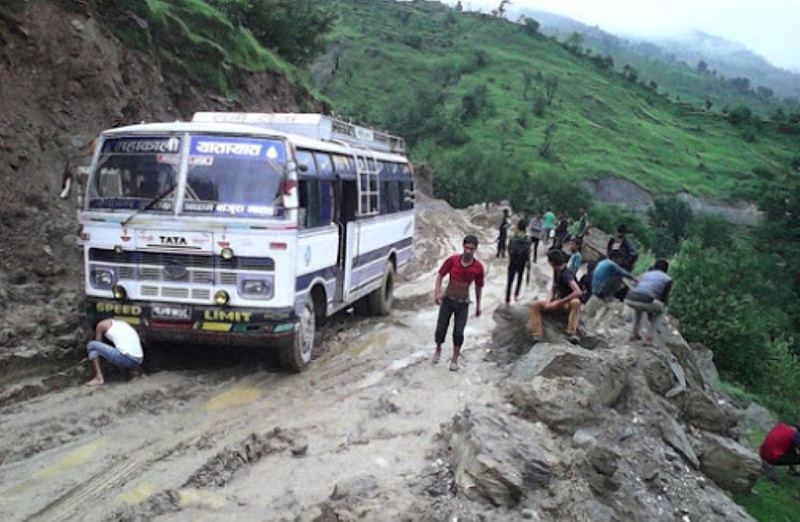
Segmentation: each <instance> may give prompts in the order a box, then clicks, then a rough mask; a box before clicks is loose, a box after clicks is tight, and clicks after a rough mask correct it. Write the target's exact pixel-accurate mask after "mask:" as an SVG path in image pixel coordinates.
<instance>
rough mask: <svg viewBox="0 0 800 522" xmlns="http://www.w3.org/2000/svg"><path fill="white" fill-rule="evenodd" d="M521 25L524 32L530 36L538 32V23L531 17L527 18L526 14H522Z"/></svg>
mask: <svg viewBox="0 0 800 522" xmlns="http://www.w3.org/2000/svg"><path fill="white" fill-rule="evenodd" d="M522 25H523V27H524V28H525V32H526V33H527V34H529V35H530V36H536V35H537V34H539V27H540V24H539V22H537V21H536V20H534V19H533V18H528V17H527V16H523V17H522Z"/></svg>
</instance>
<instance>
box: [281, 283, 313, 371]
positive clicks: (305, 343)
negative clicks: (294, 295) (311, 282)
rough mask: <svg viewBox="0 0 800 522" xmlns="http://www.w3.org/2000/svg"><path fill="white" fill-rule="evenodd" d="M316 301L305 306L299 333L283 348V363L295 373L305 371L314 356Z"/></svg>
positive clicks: (299, 322) (299, 324) (307, 301)
mask: <svg viewBox="0 0 800 522" xmlns="http://www.w3.org/2000/svg"><path fill="white" fill-rule="evenodd" d="M316 322H317V321H316V316H315V314H314V300H313V299H311V298H309V299H307V300H306V302H305V304H304V305H303V310H302V311H301V312H300V317H299V321H298V325H297V331H296V332H295V334H294V337H293V338H292V340H291V342H289V343H287V344H286V345H284V346H282V347H281V350H280V358H281V363H282V364H283V365H284V366H286V367H287V368H289V369H290V370H291V371H293V372H298V373H299V372H302V371H303V370H305V368H306V366H308V363H310V362H311V358H312V356H313V355H314V336H315V334H316V327H317V324H316Z"/></svg>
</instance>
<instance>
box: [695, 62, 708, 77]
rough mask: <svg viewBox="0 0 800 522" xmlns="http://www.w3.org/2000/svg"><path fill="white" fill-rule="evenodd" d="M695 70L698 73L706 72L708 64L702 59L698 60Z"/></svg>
mask: <svg viewBox="0 0 800 522" xmlns="http://www.w3.org/2000/svg"><path fill="white" fill-rule="evenodd" d="M697 72H699V73H700V74H703V73H707V72H708V64H707V63H706V62H704V61H703V60H700V61H699V62H697Z"/></svg>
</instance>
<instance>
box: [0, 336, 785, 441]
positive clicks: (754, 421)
mask: <svg viewBox="0 0 800 522" xmlns="http://www.w3.org/2000/svg"><path fill="white" fill-rule="evenodd" d="M0 344H2V342H0ZM776 422H777V420H776V419H775V416H774V415H772V412H771V411H769V410H768V409H766V408H765V407H763V406H761V405H760V404H758V403H756V402H751V403H750V404H749V405H748V406H747V408H746V409H745V410H744V412H742V417H741V419H740V423H741V424H742V425H743V426H744V427H745V428H746V429H751V430H760V431H763V432H765V433H766V432H769V430H771V429H772V428H773V426H775V423H776Z"/></svg>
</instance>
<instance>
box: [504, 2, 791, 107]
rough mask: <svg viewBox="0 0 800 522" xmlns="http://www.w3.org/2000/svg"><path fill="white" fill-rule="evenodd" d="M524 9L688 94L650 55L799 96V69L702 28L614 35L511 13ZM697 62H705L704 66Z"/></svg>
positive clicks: (547, 17)
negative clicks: (648, 34) (781, 64)
mask: <svg viewBox="0 0 800 522" xmlns="http://www.w3.org/2000/svg"><path fill="white" fill-rule="evenodd" d="M518 15H524V16H527V17H530V18H533V19H535V20H537V21H538V22H540V23H541V27H540V31H541V32H542V33H543V34H546V35H548V36H555V37H557V38H558V39H559V40H565V39H566V38H568V37H569V36H570V35H571V34H572V33H574V32H578V33H580V34H581V35H582V36H583V46H584V47H585V48H591V49H593V50H594V51H595V52H599V53H602V54H609V55H611V56H612V57H613V58H614V61H615V62H616V64H617V66H618V67H621V66H622V65H623V64H630V65H632V66H633V67H635V68H636V69H639V70H640V72H641V73H643V74H642V75H641V77H642V79H644V80H646V81H650V80H654V81H656V82H657V83H658V84H659V85H662V86H664V87H667V86H670V87H671V88H672V90H673V92H675V94H678V95H680V96H682V97H685V98H687V99H691V98H693V96H692V92H681V88H680V85H678V84H675V83H670V78H669V77H668V76H669V75H670V74H671V73H667V72H666V71H664V72H662V73H659V72H658V69H657V68H655V67H654V66H653V64H652V63H648V62H652V61H658V62H663V63H665V64H672V65H676V66H678V67H680V68H683V69H686V70H691V71H698V65H700V69H701V70H702V71H704V72H703V73H702V74H704V75H712V76H714V77H719V76H721V77H724V78H727V79H733V78H747V79H748V80H749V83H750V86H751V88H752V89H753V90H754V91H757V90H758V87H762V88H766V90H764V89H762V90H761V94H762V95H763V94H766V95H767V97H769V96H771V94H770V93H769V91H772V92H773V93H774V94H775V95H777V96H780V97H783V98H800V74H798V73H796V72H791V71H787V70H785V69H781V68H779V67H776V66H774V65H772V64H770V63H769V62H768V61H767V60H766V59H764V58H763V57H762V56H760V55H758V54H756V53H754V52H752V51H749V50H748V49H747V48H745V47H744V46H743V45H741V44H739V43H736V42H732V41H730V40H726V39H724V38H720V37H717V36H713V35H710V34H707V33H704V32H702V31H692V32H688V33H686V34H685V35H681V36H675V37H670V38H663V37H662V38H642V37H633V36H630V35H616V34H612V33H609V32H607V31H604V30H602V29H601V28H599V27H597V26H589V25H586V24H584V23H581V22H578V21H576V20H573V19H571V18H568V17H565V16H561V15H556V14H553V13H547V12H544V11H537V10H533V9H525V8H518V9H516V10H515V11H514V14H513V15H512V16H518ZM700 62H704V64H705V66H703V65H701V64H700Z"/></svg>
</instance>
